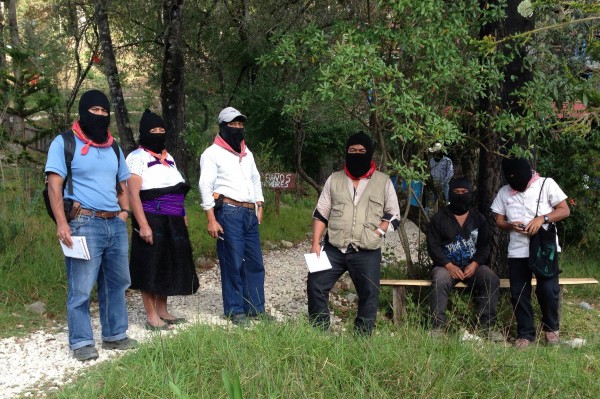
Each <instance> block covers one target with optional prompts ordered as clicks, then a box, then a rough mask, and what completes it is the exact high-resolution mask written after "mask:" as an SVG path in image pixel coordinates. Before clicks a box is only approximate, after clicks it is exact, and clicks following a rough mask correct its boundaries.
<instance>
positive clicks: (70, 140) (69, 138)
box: [60, 129, 75, 195]
mask: <svg viewBox="0 0 600 399" xmlns="http://www.w3.org/2000/svg"><path fill="white" fill-rule="evenodd" d="M60 135H61V136H62V138H63V142H64V152H65V163H66V164H67V177H66V178H65V181H64V183H63V190H64V189H65V186H67V187H68V192H69V195H73V179H72V178H71V162H72V161H73V157H74V156H75V135H74V134H73V131H72V130H71V129H69V130H65V131H64V132H62V133H61V134H60Z"/></svg>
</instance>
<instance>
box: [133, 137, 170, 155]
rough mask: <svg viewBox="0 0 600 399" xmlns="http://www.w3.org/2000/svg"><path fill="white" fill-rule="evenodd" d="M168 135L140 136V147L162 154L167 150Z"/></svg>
mask: <svg viewBox="0 0 600 399" xmlns="http://www.w3.org/2000/svg"><path fill="white" fill-rule="evenodd" d="M166 139H167V134H166V133H148V134H146V135H144V136H140V145H141V146H142V147H144V148H147V149H149V150H150V151H152V152H155V153H157V154H160V153H161V152H162V151H163V150H164V149H165V141H166Z"/></svg>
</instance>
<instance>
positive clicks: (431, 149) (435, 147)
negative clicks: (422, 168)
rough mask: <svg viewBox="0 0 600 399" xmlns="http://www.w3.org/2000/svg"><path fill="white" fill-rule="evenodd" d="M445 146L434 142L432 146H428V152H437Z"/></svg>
mask: <svg viewBox="0 0 600 399" xmlns="http://www.w3.org/2000/svg"><path fill="white" fill-rule="evenodd" d="M444 150H445V148H444V146H443V145H442V143H435V144H434V145H433V147H429V152H438V151H444Z"/></svg>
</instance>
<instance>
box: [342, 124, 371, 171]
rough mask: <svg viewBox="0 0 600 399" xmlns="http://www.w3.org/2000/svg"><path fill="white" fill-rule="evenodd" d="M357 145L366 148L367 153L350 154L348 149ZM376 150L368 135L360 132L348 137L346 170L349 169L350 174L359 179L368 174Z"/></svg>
mask: <svg viewBox="0 0 600 399" xmlns="http://www.w3.org/2000/svg"><path fill="white" fill-rule="evenodd" d="M356 144H360V145H362V146H363V147H365V150H367V152H366V153H364V154H357V153H355V154H349V153H348V148H350V147H351V146H353V145H356ZM374 150H375V145H374V144H373V140H371V138H370V137H369V136H368V135H367V134H366V133H364V132H358V133H356V134H353V135H352V136H350V137H348V140H347V141H346V169H348V172H350V174H351V175H352V176H354V177H356V178H357V179H358V178H359V177H361V176H362V175H364V174H365V173H367V172H368V171H369V169H370V168H371V161H372V160H373V152H374Z"/></svg>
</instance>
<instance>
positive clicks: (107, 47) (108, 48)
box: [94, 0, 136, 155]
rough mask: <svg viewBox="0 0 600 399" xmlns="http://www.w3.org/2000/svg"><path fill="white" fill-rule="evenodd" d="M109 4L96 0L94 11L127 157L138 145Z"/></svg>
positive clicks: (118, 126)
mask: <svg viewBox="0 0 600 399" xmlns="http://www.w3.org/2000/svg"><path fill="white" fill-rule="evenodd" d="M107 3H108V0H94V9H95V11H96V12H95V19H96V26H97V27H98V36H99V39H100V46H101V48H102V58H103V60H102V62H103V64H104V72H105V73H106V79H107V80H108V88H109V91H110V97H111V99H112V103H113V108H114V111H115V120H116V122H117V130H118V131H119V137H120V139H121V141H120V144H121V148H122V149H123V152H125V155H127V154H129V153H130V152H131V151H133V150H134V149H135V147H136V145H135V141H134V139H133V132H132V131H131V126H130V123H129V116H128V114H127V108H126V107H125V99H124V98H123V90H122V89H121V80H120V78H119V71H118V69H117V60H116V59H115V52H114V49H113V44H112V38H111V36H110V26H109V24H108V12H107Z"/></svg>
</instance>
